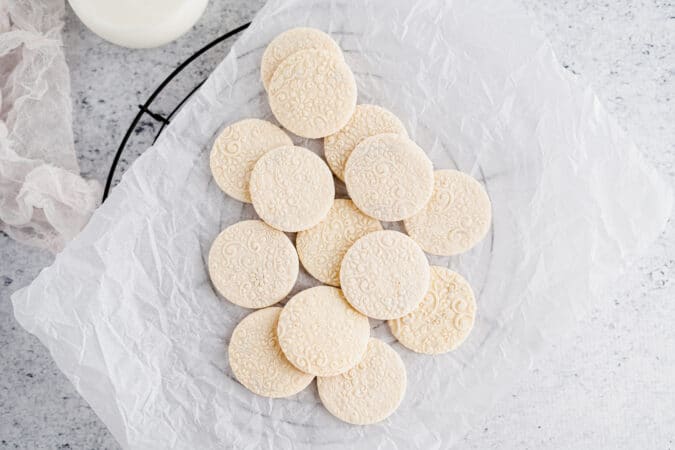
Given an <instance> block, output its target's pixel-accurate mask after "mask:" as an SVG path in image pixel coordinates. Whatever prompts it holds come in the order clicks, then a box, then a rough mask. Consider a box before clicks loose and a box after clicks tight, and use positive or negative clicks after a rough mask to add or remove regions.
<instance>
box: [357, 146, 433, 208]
mask: <svg viewBox="0 0 675 450" xmlns="http://www.w3.org/2000/svg"><path fill="white" fill-rule="evenodd" d="M345 184H346V186H347V191H348V192H349V195H350V197H351V198H352V200H353V201H354V203H355V204H356V206H358V208H359V209H360V210H361V211H363V212H364V213H366V214H368V215H369V216H371V217H374V218H376V219H378V220H383V221H397V220H402V219H407V218H408V217H410V216H412V215H414V214H416V213H417V212H419V211H420V210H421V209H422V208H424V205H425V204H426V203H427V201H428V200H429V198H430V197H431V193H432V191H433V188H434V170H433V166H432V164H431V161H430V160H429V158H428V157H427V155H426V154H425V153H424V150H422V149H421V148H419V147H418V146H417V144H415V143H414V142H413V141H411V140H410V139H408V138H406V137H404V136H401V135H398V134H391V133H389V134H378V135H375V136H371V137H369V138H366V139H364V140H363V141H361V143H360V144H358V145H357V146H356V148H355V149H354V151H353V152H352V154H351V155H350V157H349V159H348V160H347V165H346V167H345Z"/></svg>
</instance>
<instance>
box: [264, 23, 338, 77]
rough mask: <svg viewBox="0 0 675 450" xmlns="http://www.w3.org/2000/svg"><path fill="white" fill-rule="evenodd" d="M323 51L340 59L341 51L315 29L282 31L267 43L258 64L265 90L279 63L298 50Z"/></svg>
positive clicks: (329, 38) (334, 43)
mask: <svg viewBox="0 0 675 450" xmlns="http://www.w3.org/2000/svg"><path fill="white" fill-rule="evenodd" d="M309 49H318V50H325V51H327V52H328V53H330V54H332V55H334V56H335V57H337V58H340V59H342V58H343V56H342V50H340V47H339V46H338V45H337V43H336V42H335V41H334V40H333V39H331V37H330V36H328V35H327V34H326V33H324V32H323V31H321V30H317V29H316V28H302V27H301V28H292V29H290V30H288V31H284V32H283V33H281V34H280V35H278V36H277V37H275V38H274V39H272V42H270V43H269V45H268V46H267V48H266V49H265V53H263V56H262V61H261V63H260V78H261V79H262V83H263V86H265V89H267V87H268V86H269V84H270V80H271V79H272V75H273V74H274V71H275V70H276V69H277V67H278V66H279V64H280V63H281V61H283V60H284V59H286V58H288V57H289V56H291V55H292V54H293V53H295V52H298V51H300V50H309Z"/></svg>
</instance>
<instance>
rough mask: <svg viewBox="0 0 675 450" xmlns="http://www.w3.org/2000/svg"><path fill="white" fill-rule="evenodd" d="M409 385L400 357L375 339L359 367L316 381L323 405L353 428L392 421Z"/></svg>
mask: <svg viewBox="0 0 675 450" xmlns="http://www.w3.org/2000/svg"><path fill="white" fill-rule="evenodd" d="M406 385H407V375H406V370H405V366H404V364H403V360H401V357H400V356H399V355H398V353H396V351H395V350H394V349H393V348H391V347H390V346H388V345H387V344H385V343H384V342H382V341H379V340H377V339H373V338H371V339H370V341H369V342H368V350H367V351H366V354H365V355H364V357H363V359H362V360H361V361H360V362H359V363H358V364H357V365H356V367H354V368H352V369H349V370H348V371H347V372H345V373H343V374H341V375H337V376H333V377H318V378H317V387H318V390H319V397H320V398H321V403H323V405H324V406H325V407H326V409H327V410H328V411H329V412H330V413H331V414H333V415H334V416H335V417H337V418H338V419H340V420H343V421H345V422H347V423H351V424H354V425H368V424H372V423H376V422H380V421H382V420H384V419H386V418H387V417H389V416H390V415H391V414H392V413H393V412H394V411H396V409H397V408H398V406H399V405H400V404H401V400H403V396H404V395H405V390H406Z"/></svg>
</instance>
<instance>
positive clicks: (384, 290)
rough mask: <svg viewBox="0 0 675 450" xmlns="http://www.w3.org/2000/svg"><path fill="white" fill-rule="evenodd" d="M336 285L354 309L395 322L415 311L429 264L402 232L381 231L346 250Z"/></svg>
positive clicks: (427, 273)
mask: <svg viewBox="0 0 675 450" xmlns="http://www.w3.org/2000/svg"><path fill="white" fill-rule="evenodd" d="M340 283H341V285H342V290H343V292H344V294H345V297H346V298H347V300H348V301H349V303H351V304H352V306H353V307H354V308H356V309H357V310H359V311H361V312H362V313H363V314H365V315H367V316H368V317H372V318H374V319H381V320H387V319H397V318H399V317H402V316H404V315H406V314H408V313H409V312H410V311H412V310H413V309H415V308H416V307H417V305H419V303H420V302H421V301H422V298H424V295H425V294H426V293H427V290H428V289H429V262H428V261H427V257H426V255H425V254H424V252H423V251H422V249H420V247H419V246H418V245H417V244H416V243H415V241H413V240H412V239H410V238H409V237H408V236H406V235H405V234H403V233H399V232H398V231H392V230H385V231H376V232H374V233H370V234H367V235H365V236H364V237H362V238H361V239H359V240H358V241H356V242H355V243H354V245H352V247H351V248H350V249H349V250H348V251H347V254H346V255H345V257H344V258H343V260H342V266H341V268H340Z"/></svg>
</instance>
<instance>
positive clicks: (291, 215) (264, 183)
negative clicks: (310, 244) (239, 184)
mask: <svg viewBox="0 0 675 450" xmlns="http://www.w3.org/2000/svg"><path fill="white" fill-rule="evenodd" d="M250 191H251V199H252V201H253V207H254V208H255V211H256V212H257V213H258V215H259V216H260V218H261V219H263V220H264V221H265V222H267V223H268V224H269V225H271V226H273V227H274V228H276V229H278V230H281V231H302V230H306V229H308V228H311V227H313V226H314V225H316V224H317V223H319V222H321V221H322V220H323V219H325V218H326V216H327V215H328V211H330V208H331V207H332V206H333V200H334V198H335V185H334V184H333V176H332V175H331V173H330V169H329V168H328V166H327V165H326V163H324V162H323V160H322V159H321V158H319V157H318V156H316V155H315V154H314V153H312V152H311V151H309V150H307V149H306V148H302V147H279V148H276V149H274V150H272V151H269V152H267V153H266V154H265V155H263V156H262V157H261V158H260V159H259V160H258V162H257V163H256V164H255V166H254V167H253V171H252V172H251V182H250Z"/></svg>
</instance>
